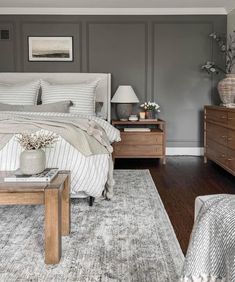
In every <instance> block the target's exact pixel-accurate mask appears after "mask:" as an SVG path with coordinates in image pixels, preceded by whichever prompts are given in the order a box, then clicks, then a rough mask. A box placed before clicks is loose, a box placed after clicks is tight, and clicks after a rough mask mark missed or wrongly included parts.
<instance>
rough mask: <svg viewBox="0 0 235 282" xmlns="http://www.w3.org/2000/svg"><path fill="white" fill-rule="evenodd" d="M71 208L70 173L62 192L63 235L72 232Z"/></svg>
mask: <svg viewBox="0 0 235 282" xmlns="http://www.w3.org/2000/svg"><path fill="white" fill-rule="evenodd" d="M70 209H71V206H70V176H69V175H68V177H67V179H66V180H65V182H64V189H63V192H62V230H61V232H62V236H67V235H69V233H70Z"/></svg>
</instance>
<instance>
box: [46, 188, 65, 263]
mask: <svg viewBox="0 0 235 282" xmlns="http://www.w3.org/2000/svg"><path fill="white" fill-rule="evenodd" d="M60 258H61V192H60V190H59V189H50V188H47V189H46V190H45V263H46V264H57V263H59V261H60Z"/></svg>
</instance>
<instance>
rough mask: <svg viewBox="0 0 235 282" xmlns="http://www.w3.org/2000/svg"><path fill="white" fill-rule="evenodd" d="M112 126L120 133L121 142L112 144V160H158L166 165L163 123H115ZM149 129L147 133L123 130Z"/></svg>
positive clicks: (115, 121) (145, 121)
mask: <svg viewBox="0 0 235 282" xmlns="http://www.w3.org/2000/svg"><path fill="white" fill-rule="evenodd" d="M112 125H113V126H115V127H116V128H118V129H119V130H120V131H121V139H122V140H121V141H120V142H115V143H114V144H113V148H114V151H113V160H114V161H115V159H116V158H160V159H162V162H163V164H165V163H166V132H165V121H163V120H160V119H158V120H156V121H148V120H147V119H146V120H144V121H117V120H113V121H112ZM136 127H138V128H140V127H141V128H150V129H151V131H149V132H143V131H140V132H130V131H128V132H127V131H124V128H136Z"/></svg>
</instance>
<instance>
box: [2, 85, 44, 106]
mask: <svg viewBox="0 0 235 282" xmlns="http://www.w3.org/2000/svg"><path fill="white" fill-rule="evenodd" d="M39 88H40V80H37V81H32V82H24V83H18V84H8V83H6V84H5V83H4V82H0V102H1V103H5V104H10V105H37V99H38V91H39Z"/></svg>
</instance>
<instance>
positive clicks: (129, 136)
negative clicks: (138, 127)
mask: <svg viewBox="0 0 235 282" xmlns="http://www.w3.org/2000/svg"><path fill="white" fill-rule="evenodd" d="M121 139H122V141H121V142H120V144H125V145H162V144H163V135H162V134H161V133H152V132H147V133H146V132H145V133H143V132H132V133H130V132H128V133H127V132H121Z"/></svg>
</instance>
